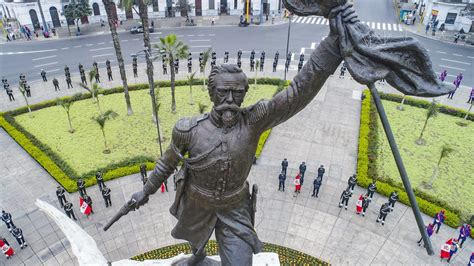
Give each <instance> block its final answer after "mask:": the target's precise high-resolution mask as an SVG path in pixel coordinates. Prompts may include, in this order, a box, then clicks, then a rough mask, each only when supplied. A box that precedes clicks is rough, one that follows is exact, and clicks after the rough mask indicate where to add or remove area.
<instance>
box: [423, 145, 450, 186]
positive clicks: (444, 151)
mask: <svg viewBox="0 0 474 266" xmlns="http://www.w3.org/2000/svg"><path fill="white" fill-rule="evenodd" d="M453 151H454V149H453V148H451V147H449V146H448V145H444V146H443V147H442V148H441V154H440V155H439V159H438V163H437V164H436V166H435V167H434V170H433V174H432V175H431V178H430V181H429V182H428V183H427V184H426V183H425V184H424V185H425V187H426V188H429V189H430V188H432V187H433V182H434V181H435V180H436V178H437V177H438V173H439V165H440V164H441V161H442V160H443V159H444V158H446V157H448V156H449V154H450V153H452V152H453Z"/></svg>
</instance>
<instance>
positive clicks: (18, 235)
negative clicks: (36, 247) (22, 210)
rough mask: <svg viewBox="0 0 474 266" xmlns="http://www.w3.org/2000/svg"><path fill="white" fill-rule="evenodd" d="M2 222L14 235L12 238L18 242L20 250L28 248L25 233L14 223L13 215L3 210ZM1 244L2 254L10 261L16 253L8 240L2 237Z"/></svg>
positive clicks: (0, 237) (0, 238)
mask: <svg viewBox="0 0 474 266" xmlns="http://www.w3.org/2000/svg"><path fill="white" fill-rule="evenodd" d="M2 221H3V222H4V223H5V225H6V226H7V229H8V231H9V232H10V233H11V234H12V236H13V237H14V238H15V239H16V241H17V242H18V245H19V246H20V248H21V249H24V248H26V247H28V244H27V243H26V240H25V237H24V236H23V231H22V230H21V228H20V227H17V226H16V225H15V224H14V223H13V218H12V215H11V213H8V212H6V211H5V210H2ZM0 242H1V245H0V248H1V249H2V252H3V253H4V254H5V256H6V257H7V259H9V258H10V257H11V256H13V255H14V254H15V252H14V251H13V248H12V247H11V246H10V243H9V242H8V240H7V239H6V238H4V237H3V236H0Z"/></svg>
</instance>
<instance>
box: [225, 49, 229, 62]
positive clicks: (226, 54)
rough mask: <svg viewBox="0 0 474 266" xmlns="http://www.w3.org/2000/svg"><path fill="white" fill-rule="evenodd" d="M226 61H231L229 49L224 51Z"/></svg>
mask: <svg viewBox="0 0 474 266" xmlns="http://www.w3.org/2000/svg"><path fill="white" fill-rule="evenodd" d="M224 63H229V52H228V51H225V52H224Z"/></svg>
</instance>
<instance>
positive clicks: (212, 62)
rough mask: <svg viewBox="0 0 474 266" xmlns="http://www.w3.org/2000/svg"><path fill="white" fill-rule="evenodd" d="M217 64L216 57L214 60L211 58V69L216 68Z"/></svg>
mask: <svg viewBox="0 0 474 266" xmlns="http://www.w3.org/2000/svg"><path fill="white" fill-rule="evenodd" d="M215 66H216V59H215V58H212V60H211V69H212V68H214V67H215Z"/></svg>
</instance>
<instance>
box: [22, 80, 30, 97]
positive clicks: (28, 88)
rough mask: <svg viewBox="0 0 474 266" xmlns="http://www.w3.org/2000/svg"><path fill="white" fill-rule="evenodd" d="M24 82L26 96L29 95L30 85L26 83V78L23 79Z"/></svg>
mask: <svg viewBox="0 0 474 266" xmlns="http://www.w3.org/2000/svg"><path fill="white" fill-rule="evenodd" d="M24 84H25V91H26V97H31V87H30V85H28V83H27V82H26V80H25V81H24Z"/></svg>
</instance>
